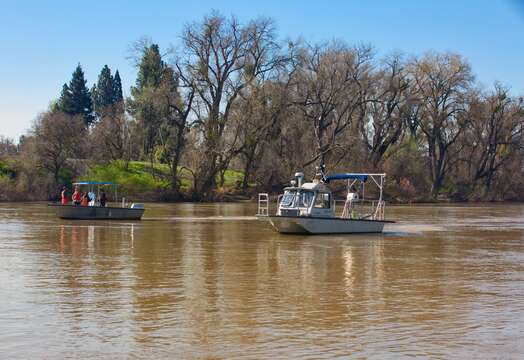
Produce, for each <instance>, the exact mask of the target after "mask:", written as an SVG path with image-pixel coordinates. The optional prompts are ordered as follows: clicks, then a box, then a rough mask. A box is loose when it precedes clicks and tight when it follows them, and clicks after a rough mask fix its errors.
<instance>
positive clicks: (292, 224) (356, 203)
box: [257, 168, 393, 234]
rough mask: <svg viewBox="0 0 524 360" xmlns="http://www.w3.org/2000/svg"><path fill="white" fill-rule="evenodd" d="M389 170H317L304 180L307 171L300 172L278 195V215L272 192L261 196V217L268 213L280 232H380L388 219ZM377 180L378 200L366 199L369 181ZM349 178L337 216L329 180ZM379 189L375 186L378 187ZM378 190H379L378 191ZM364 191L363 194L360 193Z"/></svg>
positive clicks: (374, 182)
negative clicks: (271, 201)
mask: <svg viewBox="0 0 524 360" xmlns="http://www.w3.org/2000/svg"><path fill="white" fill-rule="evenodd" d="M385 177H386V174H361V173H343V174H334V175H329V176H324V173H323V171H322V168H321V171H320V172H319V173H317V175H316V176H315V178H314V179H313V181H312V182H305V183H304V174H303V173H300V172H298V173H296V174H295V179H294V180H292V181H291V186H290V187H286V188H285V189H284V194H283V195H279V196H278V200H277V212H276V215H269V194H267V193H262V194H259V197H258V214H257V216H259V217H267V218H268V219H269V221H270V223H271V225H272V226H273V227H274V228H275V229H276V230H277V231H278V232H280V233H288V234H353V233H380V232H382V230H383V229H384V224H386V223H392V222H393V221H388V220H385V218H384V212H385V202H384V200H383V188H384V181H385ZM368 179H371V180H372V181H373V184H374V185H376V188H377V189H378V198H377V199H376V200H367V201H366V200H365V199H364V196H365V183H366V181H367V180H368ZM334 180H347V196H346V200H345V201H344V200H343V202H344V206H343V209H342V214H341V215H340V216H337V211H336V203H337V200H335V199H334V195H333V192H332V190H331V189H330V188H329V186H328V185H327V184H329V183H330V182H332V181H334ZM377 189H375V190H377ZM375 192H376V191H375ZM359 194H360V195H359Z"/></svg>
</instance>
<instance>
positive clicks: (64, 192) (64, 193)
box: [60, 186, 68, 205]
mask: <svg viewBox="0 0 524 360" xmlns="http://www.w3.org/2000/svg"><path fill="white" fill-rule="evenodd" d="M60 197H61V203H62V205H67V202H68V201H67V188H66V187H65V186H64V187H63V188H62V192H61V193H60Z"/></svg>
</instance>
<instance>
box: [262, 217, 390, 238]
mask: <svg viewBox="0 0 524 360" xmlns="http://www.w3.org/2000/svg"><path fill="white" fill-rule="evenodd" d="M269 221H270V222H271V225H273V227H274V228H275V230H277V231H278V232H280V233H283V234H359V233H381V232H382V230H383V229H384V224H386V223H389V222H391V221H385V220H384V221H382V220H359V219H342V218H320V217H298V216H269Z"/></svg>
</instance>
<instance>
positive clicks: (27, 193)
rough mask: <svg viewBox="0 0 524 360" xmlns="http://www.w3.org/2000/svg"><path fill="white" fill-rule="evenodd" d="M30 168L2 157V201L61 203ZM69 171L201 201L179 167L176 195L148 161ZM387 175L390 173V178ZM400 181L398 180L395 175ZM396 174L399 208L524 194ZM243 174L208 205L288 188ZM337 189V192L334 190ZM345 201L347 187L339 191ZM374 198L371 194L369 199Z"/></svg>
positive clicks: (139, 195)
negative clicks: (441, 188)
mask: <svg viewBox="0 0 524 360" xmlns="http://www.w3.org/2000/svg"><path fill="white" fill-rule="evenodd" d="M27 168H28V166H27V164H24V162H23V160H20V159H15V158H13V159H9V158H4V159H2V160H0V202H7V201H9V202H27V201H55V200H57V199H58V196H59V193H60V191H61V186H62V185H59V186H57V185H53V184H55V183H56V181H54V180H53V179H52V178H51V177H50V176H49V174H47V175H46V174H45V173H44V172H43V171H42V170H40V169H39V166H38V165H36V164H35V165H33V166H32V167H30V168H32V169H33V172H29V173H28V171H27ZM66 169H67V170H64V171H61V172H60V173H59V176H58V178H59V180H58V182H59V184H65V186H66V187H68V188H69V189H72V183H73V182H74V181H82V180H90V181H101V182H107V181H109V182H115V183H117V184H118V185H119V190H118V192H119V194H120V195H121V196H124V197H126V198H128V199H131V200H134V201H141V202H201V199H200V198H197V197H195V196H194V195H193V194H192V184H193V182H194V178H193V173H192V171H191V170H190V169H188V168H186V167H179V169H178V180H179V187H178V190H177V191H175V190H174V189H173V186H172V177H171V176H172V175H171V171H170V169H169V167H168V166H167V165H166V164H161V163H154V164H151V163H149V162H144V161H129V162H124V161H121V160H116V161H109V162H104V163H101V162H98V163H97V162H93V161H87V160H68V161H67V167H66ZM388 175H389V174H388ZM397 177H398V175H397ZM397 177H395V174H391V175H389V176H388V181H387V182H386V188H385V194H386V202H388V203H395V204H409V203H415V204H424V203H480V202H505V201H507V202H521V201H524V192H522V191H519V190H518V188H512V187H508V190H507V191H506V192H505V193H498V192H494V191H493V192H491V193H488V194H486V193H485V192H481V191H478V192H472V191H471V190H469V195H467V196H466V195H465V194H466V191H463V192H461V191H457V190H456V189H455V188H457V187H460V186H459V185H454V186H452V185H450V186H449V187H448V189H447V191H446V192H445V193H443V194H442V195H440V196H439V197H438V198H437V199H431V198H430V197H429V196H428V195H427V194H428V193H429V190H428V189H425V188H414V187H413V184H412V182H410V180H409V179H408V178H405V177H401V178H397ZM243 179H244V173H243V172H241V171H237V170H233V169H230V170H227V171H225V173H224V174H223V177H221V178H217V181H216V182H217V188H216V189H215V191H214V193H213V196H212V198H210V199H208V202H236V201H256V199H257V195H258V193H259V192H268V193H270V195H271V196H272V197H276V196H278V194H280V193H281V192H282V188H283V187H284V186H286V184H285V183H282V184H279V185H273V186H272V187H270V188H268V187H265V186H263V185H257V184H255V183H249V184H248V187H247V188H245V189H243V188H242V186H241V184H242V182H243ZM334 190H335V189H334ZM335 192H336V193H337V196H338V197H339V198H343V197H344V194H345V188H344V187H341V188H340V189H339V190H338V191H335ZM370 195H371V194H370Z"/></svg>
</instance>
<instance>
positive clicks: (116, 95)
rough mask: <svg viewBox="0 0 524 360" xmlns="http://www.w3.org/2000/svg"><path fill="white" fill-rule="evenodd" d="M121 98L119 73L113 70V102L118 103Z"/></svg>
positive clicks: (122, 96) (122, 98) (122, 97)
mask: <svg viewBox="0 0 524 360" xmlns="http://www.w3.org/2000/svg"><path fill="white" fill-rule="evenodd" d="M123 100H124V95H123V92H122V80H121V79H120V73H119V72H118V70H117V71H116V72H115V77H114V78H113V102H115V103H118V102H121V101H123Z"/></svg>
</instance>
